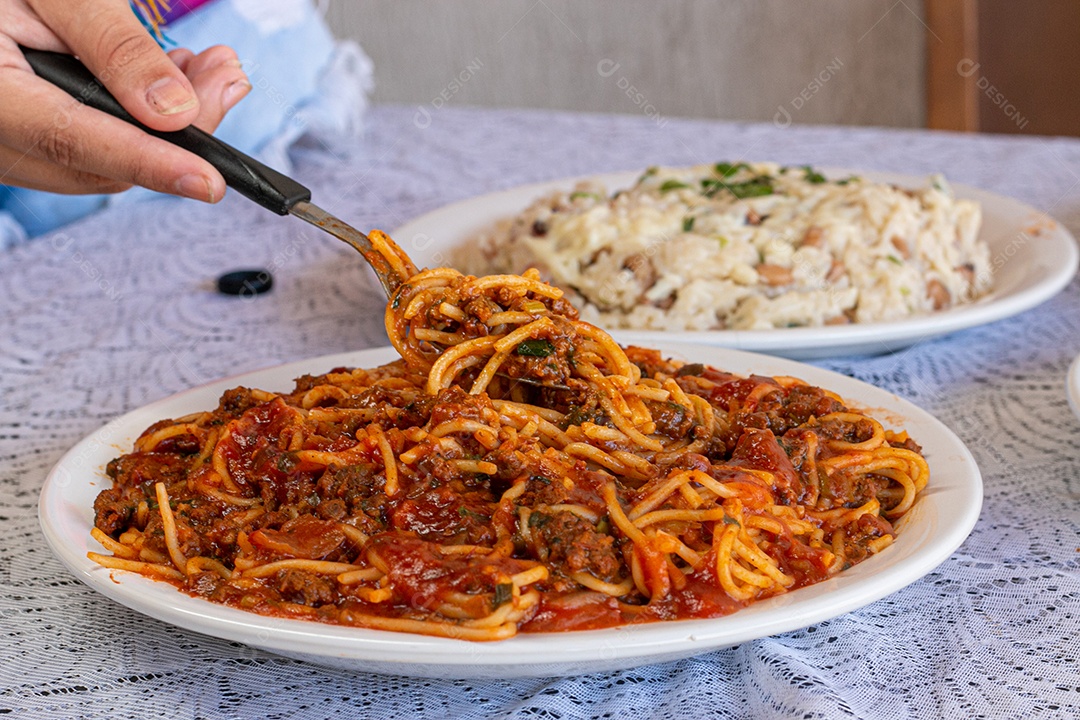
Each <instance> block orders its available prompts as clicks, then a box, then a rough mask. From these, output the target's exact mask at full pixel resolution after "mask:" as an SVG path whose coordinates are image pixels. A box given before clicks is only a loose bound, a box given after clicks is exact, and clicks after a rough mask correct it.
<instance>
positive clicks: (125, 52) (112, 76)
mask: <svg viewBox="0 0 1080 720" xmlns="http://www.w3.org/2000/svg"><path fill="white" fill-rule="evenodd" d="M27 2H28V4H29V5H30V6H31V7H32V8H33V9H34V11H35V12H37V14H38V15H39V16H40V17H41V19H42V20H43V21H44V22H45V24H47V25H48V26H49V27H50V28H51V29H52V30H53V32H55V33H56V35H57V36H58V37H60V39H62V40H63V41H64V42H65V43H67V45H68V46H69V47H70V48H71V49H72V51H73V52H74V53H75V55H77V56H78V57H79V59H80V60H81V61H82V62H83V64H84V65H86V66H87V67H88V68H89V69H90V71H91V72H92V73H94V75H95V76H97V78H98V79H99V80H101V82H102V83H103V84H104V85H105V87H106V88H108V90H109V92H111V93H112V94H113V96H115V97H116V99H117V100H119V101H120V104H121V105H123V106H124V108H125V109H126V110H127V111H128V112H130V113H131V114H132V115H133V116H134V117H135V119H137V120H139V121H140V122H141V123H143V124H144V125H147V126H148V127H151V128H153V129H155V130H180V129H181V128H185V127H187V126H188V125H190V124H191V123H192V122H193V121H194V120H195V118H196V117H198V115H199V99H198V97H197V96H196V95H195V90H194V89H193V88H192V87H191V83H190V82H189V81H188V79H187V77H185V76H184V73H183V72H181V71H180V68H178V67H177V66H176V64H175V63H173V62H172V60H170V59H169V57H168V56H167V55H166V54H165V51H164V50H162V49H161V48H160V47H158V44H157V43H156V42H155V41H154V39H153V38H152V37H151V36H150V33H148V32H147V30H146V28H144V27H143V26H142V23H140V22H139V19H138V18H137V17H136V16H135V13H134V12H133V11H132V10H131V7H130V5H129V4H128V2H127V0H87V1H86V2H80V3H73V2H71V0H27Z"/></svg>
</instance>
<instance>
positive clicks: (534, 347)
mask: <svg viewBox="0 0 1080 720" xmlns="http://www.w3.org/2000/svg"><path fill="white" fill-rule="evenodd" d="M514 352H516V353H517V354H518V355H525V356H527V357H547V356H548V355H550V354H551V353H553V352H555V346H554V345H552V344H551V341H549V340H544V339H543V338H535V339H533V340H526V341H524V342H522V343H521V344H520V345H518V346H517V350H515V351H514Z"/></svg>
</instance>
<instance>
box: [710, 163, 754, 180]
mask: <svg viewBox="0 0 1080 720" xmlns="http://www.w3.org/2000/svg"><path fill="white" fill-rule="evenodd" d="M743 169H746V170H749V169H750V166H749V165H747V164H746V163H735V164H734V165H732V164H731V163H726V162H722V163H716V165H713V170H714V171H715V172H716V174H717V175H719V176H720V177H722V178H726V177H731V176H732V175H734V174H735V173H737V172H739V171H740V170H743Z"/></svg>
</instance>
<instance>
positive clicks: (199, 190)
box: [176, 173, 214, 203]
mask: <svg viewBox="0 0 1080 720" xmlns="http://www.w3.org/2000/svg"><path fill="white" fill-rule="evenodd" d="M176 192H178V193H179V194H181V195H183V196H184V197H189V198H191V199H192V200H202V201H203V202H209V203H212V202H214V190H213V188H212V187H211V185H210V180H209V179H207V178H206V177H204V176H203V175H198V174H194V173H193V174H191V175H185V176H183V177H182V178H180V179H179V180H177V181H176Z"/></svg>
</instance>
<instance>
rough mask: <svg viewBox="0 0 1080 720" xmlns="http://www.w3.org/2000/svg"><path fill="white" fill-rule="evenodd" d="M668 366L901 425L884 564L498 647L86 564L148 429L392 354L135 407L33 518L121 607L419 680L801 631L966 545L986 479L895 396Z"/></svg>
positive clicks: (81, 448) (678, 650)
mask: <svg viewBox="0 0 1080 720" xmlns="http://www.w3.org/2000/svg"><path fill="white" fill-rule="evenodd" d="M664 351H665V353H666V354H667V355H669V356H674V357H680V358H682V359H685V360H687V361H691V362H705V363H709V364H712V365H715V366H717V367H720V368H723V369H726V370H730V371H732V372H736V373H740V374H749V373H751V372H756V373H759V374H768V375H791V376H795V377H801V378H803V379H805V380H806V381H808V382H810V383H812V384H816V385H821V386H823V387H826V388H828V389H830V390H834V391H836V392H839V393H840V394H841V395H842V396H844V397H845V398H847V399H848V400H849V401H851V402H852V403H853V404H855V405H858V406H860V407H865V408H872V409H873V412H874V414H875V415H876V416H877V417H878V418H879V419H881V420H882V421H883V422H884V423H885V424H886V426H887V427H898V426H902V427H904V428H905V429H907V430H908V431H909V432H910V433H911V435H912V436H913V437H914V438H915V439H916V440H917V441H918V442H920V443H922V445H923V449H924V452H925V454H926V458H927V461H928V462H929V464H930V468H931V480H930V485H929V487H928V489H927V490H926V492H925V494H924V495H923V496H922V497H921V498H920V499H919V501H918V502H917V503H916V505H915V506H914V508H913V509H912V510H911V511H910V512H909V513H908V515H907V516H906V517H905V518H904V519H903V521H902V522H901V523H900V524H899V526H898V537H897V540H896V542H895V543H894V544H893V545H892V546H891V547H889V548H887V549H885V550H884V551H883V552H882V553H881V554H879V555H876V556H874V557H872V558H870V559H869V560H867V561H865V562H863V563H861V564H859V565H856V566H855V567H854V568H852V569H850V570H848V571H845V572H843V573H841V574H840V575H839V576H838V577H835V578H832V579H830V580H828V581H826V582H823V583H820V584H817V585H813V586H810V587H807V588H802V589H800V590H796V591H794V592H791V593H788V594H785V595H781V596H778V597H775V598H770V599H768V600H764V601H762V602H759V603H757V604H755V605H752V606H750V607H748V608H745V609H743V610H740V611H739V612H737V613H735V614H734V615H729V616H727V617H722V618H716V619H710V620H683V621H679V622H660V623H651V624H644V625H636V626H632V627H623V628H613V629H608V630H591V631H583V632H569V633H561V634H560V633H549V634H522V635H519V636H517V637H514V638H511V639H509V640H505V641H502V642H492V643H470V642H468V641H463V640H448V639H443V638H430V637H423V636H419V635H409V634H403V633H393V632H387V631H379V630H365V629H358V628H349V627H338V626H334V625H324V624H321V623H317V622H310V621H304V620H287V619H281V618H272V617H264V616H261V615H256V614H253V613H247V612H244V611H242V610H236V609H233V608H229V607H225V606H222V605H217V604H214V603H211V602H209V601H207V600H203V599H201V598H195V597H191V596H189V595H186V594H184V593H182V592H180V591H178V590H177V589H176V588H174V587H173V586H172V585H169V584H167V583H164V582H155V581H153V580H149V579H147V578H144V577H142V576H140V575H136V574H133V573H128V572H125V571H118V570H108V569H105V568H103V567H101V566H99V565H97V564H96V563H93V562H91V561H90V560H88V559H87V557H86V553H87V551H90V550H94V551H97V552H103V550H102V548H100V547H99V546H98V544H97V542H96V541H94V540H93V539H92V538H91V537H90V528H91V527H92V524H93V510H92V507H93V502H94V498H95V497H96V496H97V494H98V493H99V492H100V491H101V490H102V489H103V488H105V487H108V485H109V483H110V482H111V481H110V480H108V479H107V478H106V477H105V476H104V475H103V470H104V467H105V465H106V464H107V463H108V461H109V460H111V459H112V458H114V457H116V456H117V455H119V454H121V453H122V452H126V451H127V450H129V449H130V448H131V445H132V443H133V442H134V440H135V438H136V437H137V436H138V435H139V433H141V432H142V431H143V430H144V429H145V428H147V427H148V426H150V425H151V424H152V423H154V422H155V421H157V420H160V419H162V418H167V417H179V416H182V415H186V414H188V413H191V412H195V411H198V410H204V409H207V408H213V407H216V406H217V401H218V398H219V396H220V395H221V393H222V392H224V391H225V390H226V389H229V388H232V387H236V386H238V385H245V386H249V387H259V388H264V389H271V390H283V391H284V390H289V389H291V388H292V385H293V384H292V380H293V379H294V378H296V377H298V376H300V375H303V374H305V373H313V374H316V373H323V372H326V371H328V370H329V369H331V368H334V367H338V366H354V367H372V366H375V365H378V364H381V363H384V362H387V361H389V360H392V359H394V358H395V357H396V355H395V353H394V351H393V350H392V349H390V348H382V349H377V350H366V351H361V352H355V353H346V354H341V355H332V356H327V357H321V358H316V359H312V360H305V361H302V362H297V363H292V364H289V365H284V366H281V367H277V368H271V369H269V370H261V371H258V372H253V373H249V374H247V375H241V376H238V377H233V378H229V379H226V380H221V381H218V382H214V383H211V384H209V385H204V386H202V387H199V388H195V389H193V390H188V391H186V392H183V393H180V394H178V395H174V396H173V397H170V398H166V399H164V400H160V401H158V402H155V403H153V404H151V405H147V406H146V407H144V408H141V409H139V410H135V411H133V412H131V413H128V414H127V415H124V416H123V417H121V418H119V419H117V420H115V421H113V422H111V423H109V424H108V425H106V426H105V427H104V428H102V429H101V430H99V431H97V432H95V433H94V434H92V435H90V436H89V437H87V438H86V439H84V440H83V441H82V442H80V443H79V444H78V445H76V446H75V447H74V448H72V449H71V451H69V452H68V453H67V455H65V456H64V457H63V458H62V459H61V460H60V462H59V463H58V464H57V465H56V467H55V468H53V470H52V472H51V473H50V474H49V476H48V479H47V480H46V481H45V487H44V489H43V490H42V492H41V501H40V506H39V515H40V519H41V526H42V529H43V530H44V532H45V537H46V539H47V540H48V542H49V545H50V546H51V547H52V549H53V551H54V552H55V553H56V555H57V557H59V558H60V560H61V561H62V562H63V563H64V564H65V565H66V566H67V567H68V568H69V569H70V570H71V572H72V573H74V574H75V576H76V577H78V578H79V579H80V580H82V581H83V582H85V583H86V584H87V585H89V586H90V587H92V588H94V589H95V590H97V591H98V592H100V593H101V594H102V595H105V596H106V597H109V598H111V599H113V600H115V601H117V602H119V603H121V604H123V605H126V606H127V607H129V608H131V609H133V610H136V611H138V612H141V613H143V614H145V615H148V616H150V617H153V618H157V619H159V620H162V621H164V622H167V623H171V624H173V625H177V626H179V627H183V628H187V629H189V630H193V631H195V632H200V633H204V634H207V635H212V636H214V637H219V638H224V639H226V640H231V641H235V642H240V643H245V644H247V645H251V646H254V647H257V648H262V649H264V650H268V651H270V652H274V653H278V654H280V655H286V656H289V657H293V658H299V659H303V660H309V661H312V662H315V663H320V664H323V665H332V666H335V667H345V668H351V669H357V670H364V671H371V672H381V673H395V674H401V675H411V676H422V677H455V678H456V677H468V678H483V677H503V678H505V677H547V676H556V675H572V674H584V673H590V672H600V671H605V670H613V669H620V668H629V667H634V666H637V665H645V664H649V663H654V662H661V661H665V660H673V659H677V658H683V657H689V656H692V655H697V654H699V653H703V652H706V651H708V650H713V649H716V648H723V647H729V646H731V645H736V644H738V643H742V642H746V641H748V640H753V639H755V638H761V637H766V636H769V635H774V634H776V633H782V632H787V631H791V630H796V629H799V628H804V627H807V626H808V625H812V624H815V623H819V622H822V621H824V620H828V619H829V618H833V617H836V616H838V615H841V614H843V613H847V612H851V611H852V610H855V609H857V608H860V607H862V606H864V605H866V604H868V603H871V602H873V601H875V600H878V599H879V598H882V597H884V596H886V595H888V594H890V593H893V592H896V591H897V590H900V589H901V588H903V587H904V586H906V585H908V584H909V583H912V582H914V581H915V580H918V579H919V578H921V577H922V576H923V575H925V574H927V573H928V572H930V571H931V570H933V569H934V568H935V567H937V565H938V564H940V563H941V562H942V561H944V560H945V559H946V558H947V557H949V555H950V554H951V553H952V552H953V551H954V550H955V549H956V548H957V547H958V546H959V545H960V543H961V542H962V541H963V540H964V538H965V537H967V535H968V533H969V532H970V531H971V528H972V527H973V526H974V524H975V521H976V519H977V518H978V516H979V509H980V507H981V504H982V481H981V479H980V476H979V470H978V468H977V467H976V465H975V460H974V459H973V458H972V456H971V453H969V452H968V450H967V449H966V448H965V447H964V445H963V443H961V442H960V440H959V439H957V437H956V436H955V435H953V433H952V432H951V431H950V430H949V429H948V428H946V427H945V426H944V425H943V424H941V423H940V422H939V421H937V420H935V419H934V418H933V417H931V416H930V415H929V414H927V413H926V412H924V411H922V410H920V409H919V408H917V407H915V406H914V405H912V404H911V403H909V402H907V401H905V400H902V399H900V398H899V397H897V396H895V395H893V394H891V393H888V392H885V391H884V390H880V389H878V388H874V387H872V386H870V385H866V384H865V383H862V382H859V381H857V380H853V379H851V378H849V377H845V376H843V375H839V374H836V373H833V372H829V371H826V370H821V369H818V368H814V367H810V366H808V365H801V364H799V363H796V362H793V361H790V360H784V359H780V358H775V357H769V356H763V355H753V354H750V353H744V352H739V351H735V350H727V349H722V348H709V347H704V346H701V345H672V344H666V345H664Z"/></svg>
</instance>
